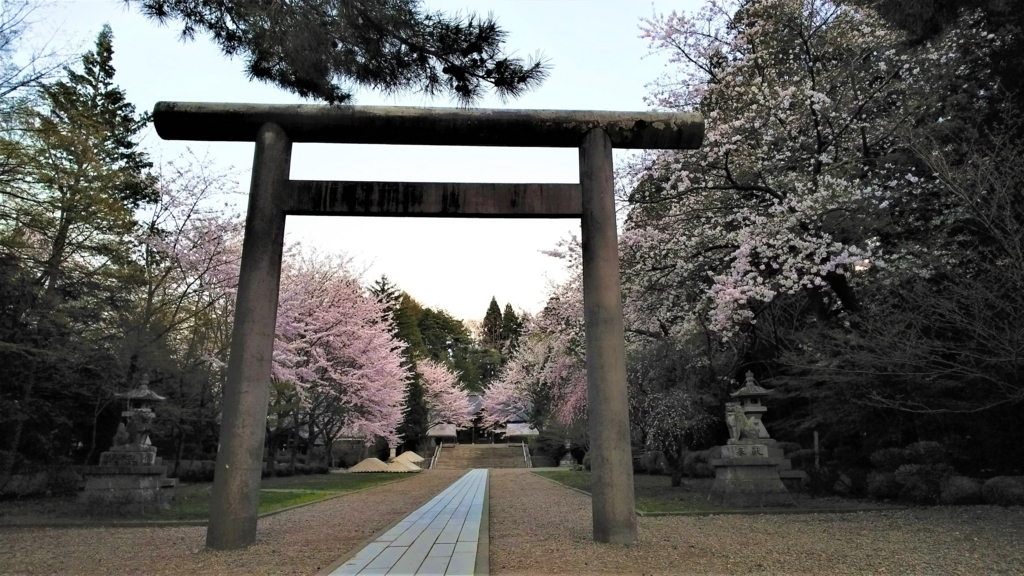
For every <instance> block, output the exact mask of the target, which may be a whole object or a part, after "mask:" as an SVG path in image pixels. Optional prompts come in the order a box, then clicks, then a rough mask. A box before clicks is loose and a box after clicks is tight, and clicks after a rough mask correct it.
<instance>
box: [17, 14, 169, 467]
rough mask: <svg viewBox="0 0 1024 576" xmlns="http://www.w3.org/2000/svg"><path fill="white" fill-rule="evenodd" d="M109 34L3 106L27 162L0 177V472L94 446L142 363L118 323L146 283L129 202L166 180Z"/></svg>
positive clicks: (90, 453) (80, 456) (147, 196)
mask: <svg viewBox="0 0 1024 576" xmlns="http://www.w3.org/2000/svg"><path fill="white" fill-rule="evenodd" d="M112 41H113V34H112V32H111V30H110V28H109V27H104V28H103V30H102V31H101V32H100V34H99V35H98V36H97V38H96V43H95V45H94V49H93V50H91V51H89V52H87V53H85V54H84V55H83V56H82V58H81V61H80V65H79V66H78V67H67V68H65V69H64V71H63V76H62V77H61V78H59V79H57V80H56V81H54V82H51V83H48V84H43V85H41V86H40V87H39V89H38V93H37V95H38V106H37V107H35V108H29V107H27V104H24V105H23V107H22V108H21V109H20V111H19V113H18V114H17V115H16V116H15V117H14V118H13V119H10V118H5V121H13V122H17V124H16V126H17V127H18V128H19V129H20V130H21V131H22V132H23V133H24V134H25V136H24V137H23V138H21V139H19V140H17V141H5V142H4V145H5V146H6V147H7V148H6V149H5V150H4V152H5V154H6V153H8V152H10V151H11V149H10V147H11V146H15V147H20V156H19V158H21V159H22V160H24V161H25V164H24V165H21V166H19V167H18V171H19V173H18V176H19V177H18V178H17V179H16V180H15V181H6V182H4V185H3V186H2V187H0V206H2V210H3V211H2V213H0V215H2V216H3V225H2V226H0V300H2V304H0V306H2V309H0V406H2V409H0V438H2V439H3V441H2V442H0V444H2V446H0V451H2V454H0V464H2V467H0V483H3V482H5V481H6V479H7V478H8V477H9V476H10V474H12V473H13V472H14V471H15V468H16V467H19V466H25V467H27V468H31V467H32V466H33V465H35V464H38V463H40V462H44V463H51V464H52V463H56V462H60V461H62V459H67V458H71V459H74V460H78V461H82V460H87V459H89V458H90V457H94V456H95V454H97V451H96V446H97V443H105V442H109V437H98V436H97V431H98V428H99V427H100V426H99V420H100V419H101V418H102V417H103V416H104V415H106V414H108V413H109V412H108V411H107V409H106V407H107V406H108V404H109V402H110V400H111V393H112V392H113V389H114V388H123V387H124V386H125V385H126V380H130V379H131V378H132V376H133V375H134V374H135V373H136V371H137V366H136V364H135V363H134V359H133V358H132V357H131V356H130V355H128V354H125V353H124V350H125V348H124V347H123V344H124V341H123V340H121V338H122V336H123V334H124V330H123V326H122V325H121V321H122V320H123V319H124V317H125V316H126V315H128V314H129V311H130V309H131V307H132V302H131V297H132V295H133V294H134V292H133V291H134V290H135V289H136V288H138V287H139V286H140V284H141V277H140V268H139V266H138V265H137V262H136V260H135V259H134V257H135V255H134V253H133V248H134V245H135V244H134V241H133V240H134V239H133V238H132V234H133V233H134V231H135V227H136V221H135V218H134V214H133V210H134V209H136V208H138V207H140V206H141V205H143V204H146V203H148V202H151V201H152V200H153V199H154V198H155V197H156V188H155V178H154V177H153V175H152V174H151V173H150V167H151V164H150V162H149V159H148V157H147V155H146V153H145V152H144V151H142V150H141V149H140V148H139V147H138V145H137V143H136V139H137V137H138V135H139V133H140V131H141V130H142V129H143V127H144V126H145V124H146V122H147V116H146V115H142V114H137V113H136V112H135V109H134V107H133V106H132V105H131V104H130V103H129V102H128V100H127V98H126V96H125V94H124V92H123V91H122V90H121V89H120V88H118V87H117V85H116V84H115V83H114V68H113V66H112V61H113V60H112V59H113V46H112ZM9 103H10V102H5V104H9ZM8 168H9V167H8ZM7 175H8V176H10V174H9V173H8V174H7ZM114 417H115V418H116V415H115V416H114Z"/></svg>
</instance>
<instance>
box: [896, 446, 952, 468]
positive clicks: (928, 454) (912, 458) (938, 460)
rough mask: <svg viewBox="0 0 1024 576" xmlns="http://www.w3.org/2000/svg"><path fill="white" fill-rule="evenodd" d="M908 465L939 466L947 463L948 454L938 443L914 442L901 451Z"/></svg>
mask: <svg viewBox="0 0 1024 576" xmlns="http://www.w3.org/2000/svg"><path fill="white" fill-rule="evenodd" d="M903 455H904V457H905V458H906V459H907V462H908V463H910V464H922V465H926V466H928V465H941V464H948V463H949V453H948V452H947V451H946V448H945V446H943V445H942V444H939V443H938V442H915V443H913V444H910V445H908V446H907V447H906V448H904V449H903Z"/></svg>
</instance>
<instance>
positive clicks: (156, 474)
mask: <svg viewBox="0 0 1024 576" xmlns="http://www.w3.org/2000/svg"><path fill="white" fill-rule="evenodd" d="M166 471H167V468H166V467H165V466H90V467H88V468H84V469H83V470H82V472H83V474H84V475H85V477H86V480H85V490H83V491H82V492H81V493H79V495H78V500H79V502H82V503H84V504H86V505H87V506H88V507H89V509H90V510H91V512H92V513H94V514H97V515H113V516H133V515H139V514H147V513H150V512H154V511H157V510H161V509H165V508H166V507H167V505H168V500H169V499H170V495H171V491H170V490H167V489H166V488H169V487H173V486H174V483H168V482H167V478H165V477H164V474H165V473H166ZM162 488H163V489H162Z"/></svg>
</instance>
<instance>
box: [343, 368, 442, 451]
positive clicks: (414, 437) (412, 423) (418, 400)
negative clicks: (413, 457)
mask: <svg viewBox="0 0 1024 576" xmlns="http://www.w3.org/2000/svg"><path fill="white" fill-rule="evenodd" d="M405 406H406V408H405V417H404V418H403V419H402V423H401V424H399V426H398V435H399V436H400V437H401V439H402V444H401V445H400V446H399V453H401V452H405V451H406V450H416V449H418V448H419V446H420V445H422V444H423V442H424V440H425V439H426V437H427V429H428V428H429V427H430V421H429V419H428V416H429V411H428V410H427V403H426V401H425V400H424V398H423V384H422V383H421V382H420V379H419V374H417V373H415V372H414V373H413V377H412V378H411V379H410V380H409V386H408V388H407V389H406V400H405ZM421 456H424V455H423V454H421ZM358 461H359V460H356V461H355V462H352V463H351V464H347V465H345V467H346V468H348V467H349V466H352V465H353V464H356V463H358Z"/></svg>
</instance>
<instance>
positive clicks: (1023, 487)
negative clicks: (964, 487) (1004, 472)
mask: <svg viewBox="0 0 1024 576" xmlns="http://www.w3.org/2000/svg"><path fill="white" fill-rule="evenodd" d="M981 495H982V497H983V498H984V499H985V503H986V504H998V505H1000V506H1024V476H996V477H995V478H992V479H990V480H989V481H988V482H985V484H984V485H982V487H981Z"/></svg>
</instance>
